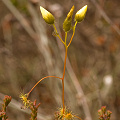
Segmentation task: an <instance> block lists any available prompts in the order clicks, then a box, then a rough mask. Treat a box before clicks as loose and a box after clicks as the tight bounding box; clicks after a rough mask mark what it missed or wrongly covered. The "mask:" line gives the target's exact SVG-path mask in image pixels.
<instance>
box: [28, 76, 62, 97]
mask: <svg viewBox="0 0 120 120" xmlns="http://www.w3.org/2000/svg"><path fill="white" fill-rule="evenodd" d="M50 77H53V78H58V79H61V80H62V78H60V77H57V76H46V77H43V78H42V79H40V80H39V81H38V82H37V83H36V84H35V85H34V86H33V87H32V89H31V90H30V91H29V93H28V96H29V94H30V93H31V92H32V91H33V89H34V88H35V87H36V86H37V85H38V84H39V83H40V82H41V81H42V80H44V79H46V78H50Z"/></svg>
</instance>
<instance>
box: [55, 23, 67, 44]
mask: <svg viewBox="0 0 120 120" xmlns="http://www.w3.org/2000/svg"><path fill="white" fill-rule="evenodd" d="M53 27H54V29H55V32H56V35H57V37H58V38H59V39H60V40H61V42H62V43H63V44H64V45H65V42H64V41H63V40H62V39H61V37H60V36H59V34H58V32H57V29H56V27H55V24H53Z"/></svg>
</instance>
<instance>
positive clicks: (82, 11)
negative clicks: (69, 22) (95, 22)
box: [75, 5, 87, 22]
mask: <svg viewBox="0 0 120 120" xmlns="http://www.w3.org/2000/svg"><path fill="white" fill-rule="evenodd" d="M86 12H87V5H85V6H84V7H82V8H81V9H80V10H79V11H78V12H77V13H76V14H75V21H77V22H81V21H82V20H83V19H84V18H85V14H86Z"/></svg>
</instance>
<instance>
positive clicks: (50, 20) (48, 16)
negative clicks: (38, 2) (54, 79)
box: [40, 6, 55, 24]
mask: <svg viewBox="0 0 120 120" xmlns="http://www.w3.org/2000/svg"><path fill="white" fill-rule="evenodd" d="M40 11H41V13H42V17H43V19H44V20H45V22H46V23H48V24H54V21H55V19H54V16H53V15H52V14H51V13H50V12H48V11H47V10H46V9H44V8H43V7H41V6H40Z"/></svg>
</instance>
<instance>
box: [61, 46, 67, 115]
mask: <svg viewBox="0 0 120 120" xmlns="http://www.w3.org/2000/svg"><path fill="white" fill-rule="evenodd" d="M67 50H68V47H67V46H66V45H65V61H64V70H63V77H62V103H63V114H64V112H65V105H64V77H65V69H66V59H67Z"/></svg>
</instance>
